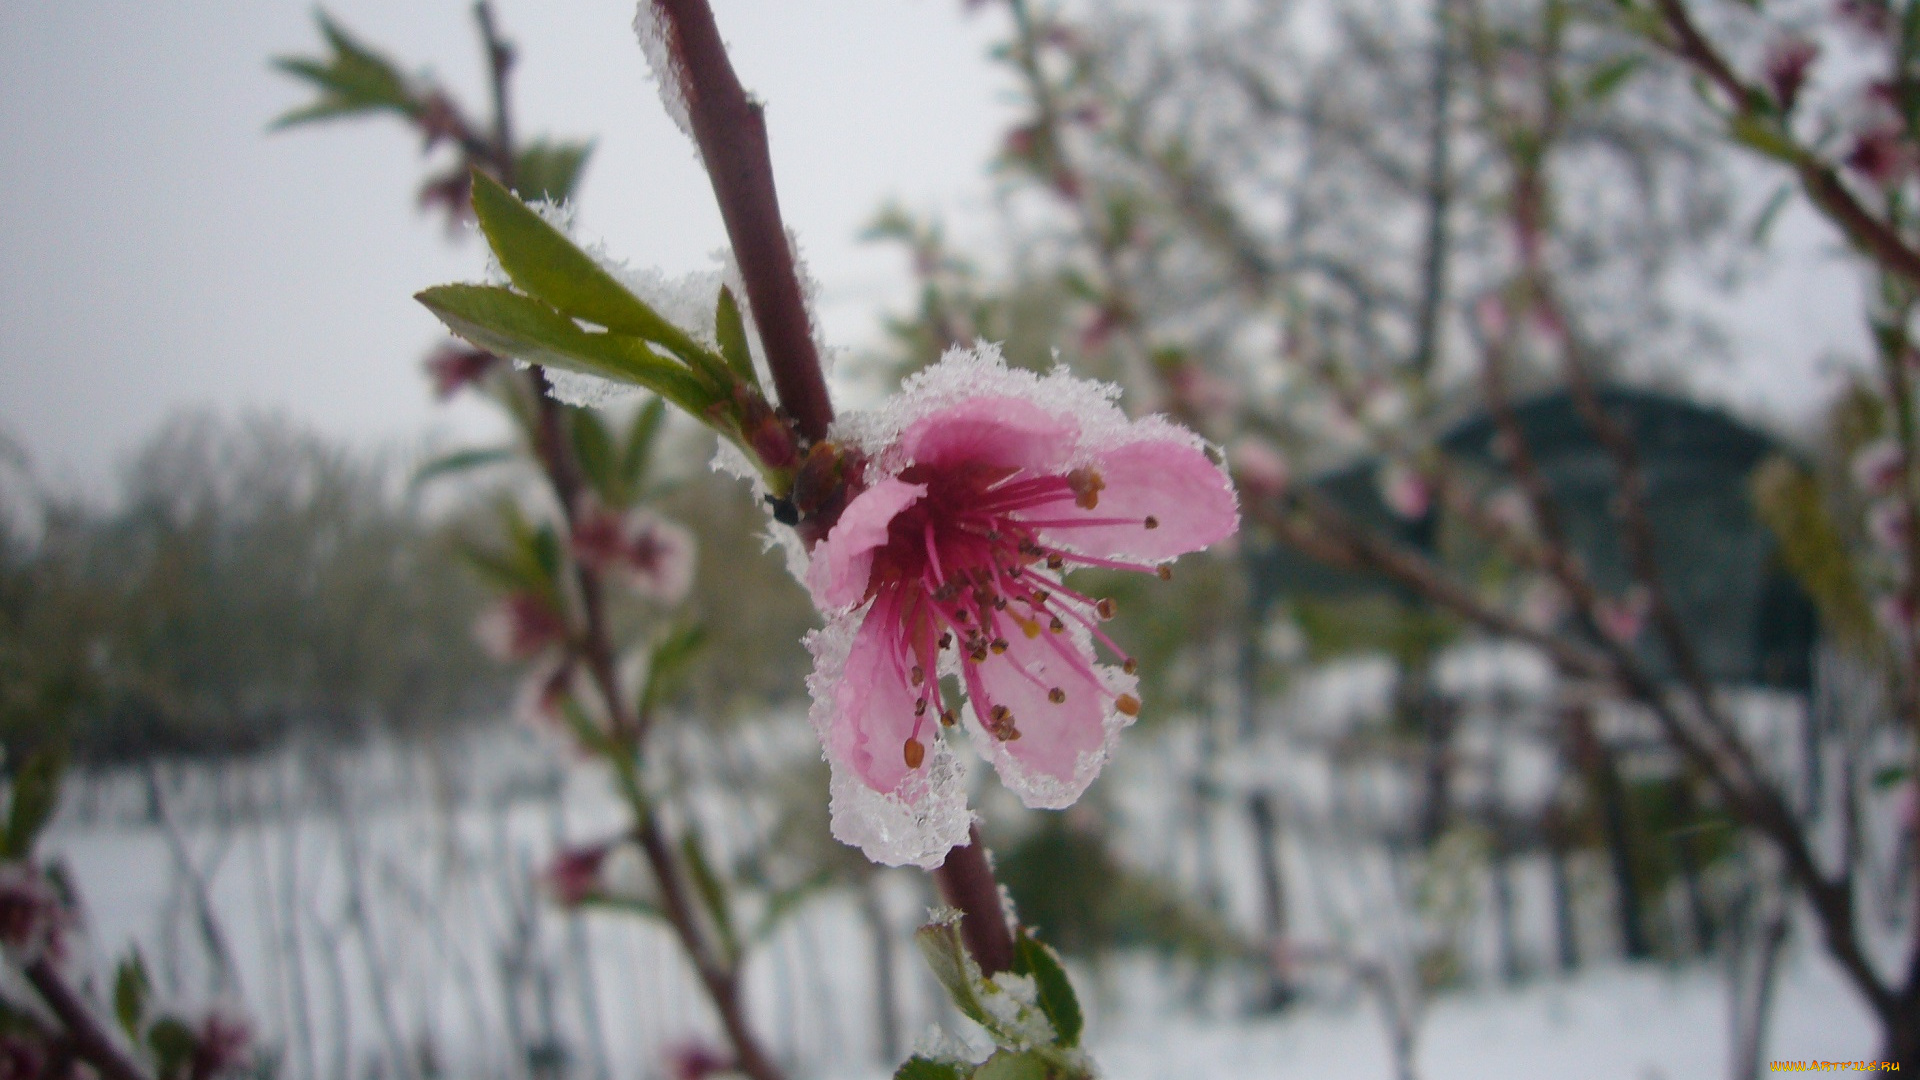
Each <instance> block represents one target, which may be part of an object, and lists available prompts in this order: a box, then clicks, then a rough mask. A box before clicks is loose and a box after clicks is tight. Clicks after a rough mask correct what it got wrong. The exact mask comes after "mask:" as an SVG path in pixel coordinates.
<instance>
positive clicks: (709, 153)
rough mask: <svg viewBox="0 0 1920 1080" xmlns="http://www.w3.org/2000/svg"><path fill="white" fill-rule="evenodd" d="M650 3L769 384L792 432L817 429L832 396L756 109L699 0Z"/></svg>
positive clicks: (823, 429) (823, 426) (813, 434)
mask: <svg viewBox="0 0 1920 1080" xmlns="http://www.w3.org/2000/svg"><path fill="white" fill-rule="evenodd" d="M653 3H654V8H655V10H656V11H657V12H658V13H659V14H660V15H661V16H662V19H661V27H662V29H663V30H665V31H666V32H667V48H668V52H669V54H670V55H671V56H672V58H673V60H674V70H673V72H672V75H673V76H674V77H676V78H678V79H679V81H680V88H679V89H680V94H681V97H682V98H684V99H685V101H686V103H687V115H688V118H689V120H690V121H691V122H692V125H693V139H694V142H695V143H697V144H698V145H699V147H700V157H701V160H702V161H704V162H705V163H706V167H707V177H708V179H709V180H711V181H712V182H713V194H714V198H715V199H717V200H718V201H719V203H720V217H721V218H722V220H724V221H725V222H726V226H727V240H728V241H729V242H730V243H731V244H732V245H733V255H734V258H735V259H736V260H738V262H739V263H740V277H741V279H742V280H743V281H744V282H745V284H746V288H747V304H748V305H749V307H751V308H752V310H753V321H754V323H755V325H757V326H758V327H759V330H760V343H761V344H762V345H763V346H765V347H766V351H767V366H768V367H769V368H770V369H772V372H773V387H774V391H775V393H776V394H778V396H779V398H780V404H781V405H782V406H783V407H784V408H785V409H786V410H787V413H788V415H790V416H791V417H792V418H793V422H794V426H795V428H796V429H797V430H798V431H799V433H800V435H801V437H802V438H805V439H806V440H808V441H809V442H812V441H817V440H819V439H823V438H825V437H826V434H827V426H828V425H829V424H831V423H832V422H833V403H832V401H831V400H829V398H828V397H827V383H826V379H825V377H824V376H823V375H822V373H821V371H820V354H819V351H818V350H816V349H815V348H814V344H813V326H812V322H811V320H810V319H809V318H808V316H807V305H806V298H805V296H804V295H803V294H802V293H801V289H800V277H799V274H798V272H797V270H796V268H795V266H794V261H793V247H792V245H791V244H789V243H788V241H787V229H786V226H785V225H784V224H782V223H781V219H780V200H779V199H778V198H777V197H776V195H775V193H774V187H773V159H772V156H771V155H770V154H769V153H768V150H767V123H766V116H765V114H764V111H763V110H762V108H761V105H760V103H759V102H757V101H754V100H753V99H752V98H749V97H748V96H747V92H746V90H745V89H743V88H742V87H741V85H740V79H739V77H738V76H736V75H735V74H734V71H733V64H732V62H731V61H729V60H728V59H727V48H726V45H725V43H723V42H722V41H721V40H720V29H719V27H718V26H716V25H715V24H714V21H713V10H712V9H711V8H709V7H708V6H707V0H653ZM662 74H663V75H665V74H666V73H664V72H663V73H662Z"/></svg>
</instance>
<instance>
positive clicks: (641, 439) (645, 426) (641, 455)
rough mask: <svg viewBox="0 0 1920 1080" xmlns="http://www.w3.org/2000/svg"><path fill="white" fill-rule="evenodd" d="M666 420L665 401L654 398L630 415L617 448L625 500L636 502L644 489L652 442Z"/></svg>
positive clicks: (651, 454)
mask: <svg viewBox="0 0 1920 1080" xmlns="http://www.w3.org/2000/svg"><path fill="white" fill-rule="evenodd" d="M666 419H667V405H666V402H664V401H662V400H660V399H659V398H657V397H656V398H651V399H649V400H648V401H647V403H646V404H645V405H642V406H640V408H639V409H637V410H635V412H634V414H633V424H632V426H630V427H628V428H627V444H626V446H625V447H623V448H622V449H621V451H620V483H621V485H622V487H624V488H625V489H626V496H627V501H629V502H634V501H638V500H639V498H640V493H641V491H642V490H644V489H645V488H646V484H647V469H648V467H649V466H650V465H652V463H653V443H654V440H655V439H657V438H659V436H660V430H661V427H662V425H663V424H664V423H665V422H666Z"/></svg>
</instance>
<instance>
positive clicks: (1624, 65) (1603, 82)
mask: <svg viewBox="0 0 1920 1080" xmlns="http://www.w3.org/2000/svg"><path fill="white" fill-rule="evenodd" d="M1645 65H1646V58H1645V57H1643V56H1639V55H1630V56H1622V57H1618V58H1616V59H1614V60H1612V61H1609V62H1608V63H1605V64H1602V65H1601V66H1600V69H1599V70H1597V71H1595V72H1594V73H1593V75H1592V76H1591V77H1590V78H1588V79H1587V85H1586V87H1585V88H1584V93H1585V95H1586V98H1587V100H1588V101H1591V102H1595V103H1599V102H1602V101H1605V100H1606V99H1607V98H1609V97H1612V96H1613V93H1614V91H1616V90H1619V89H1620V88H1621V87H1622V86H1624V85H1626V82H1627V79H1628V78H1630V77H1631V76H1632V75H1633V74H1634V73H1635V72H1637V71H1639V70H1640V69H1641V68H1642V67H1644V66H1645Z"/></svg>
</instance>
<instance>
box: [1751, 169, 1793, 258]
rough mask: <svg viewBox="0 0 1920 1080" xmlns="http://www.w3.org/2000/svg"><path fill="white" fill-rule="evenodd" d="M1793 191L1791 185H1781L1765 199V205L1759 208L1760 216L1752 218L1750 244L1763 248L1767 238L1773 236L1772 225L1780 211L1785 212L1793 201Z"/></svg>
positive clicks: (1778, 216)
mask: <svg viewBox="0 0 1920 1080" xmlns="http://www.w3.org/2000/svg"><path fill="white" fill-rule="evenodd" d="M1794 190H1795V185H1793V184H1792V183H1786V184H1781V185H1780V186H1779V187H1778V188H1775V189H1774V192H1773V194H1772V195H1771V196H1769V197H1768V198H1767V202H1766V205H1764V206H1762V207H1761V208H1760V216H1758V217H1756V218H1754V221H1753V231H1752V233H1751V239H1752V242H1753V244H1754V245H1755V246H1756V247H1759V246H1765V244H1766V242H1767V238H1768V237H1769V236H1771V235H1773V224H1774V222H1775V221H1778V220H1779V218H1780V211H1782V210H1785V209H1786V208H1787V204H1788V203H1789V202H1792V201H1793V193H1794Z"/></svg>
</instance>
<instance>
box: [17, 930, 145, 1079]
mask: <svg viewBox="0 0 1920 1080" xmlns="http://www.w3.org/2000/svg"><path fill="white" fill-rule="evenodd" d="M27 981H28V982H30V983H32V984H33V988H34V989H35V990H37V991H39V993H40V997H41V999H42V1000H44V1001H45V1002H46V1003H47V1007H48V1008H49V1009H52V1010H53V1015H54V1016H56V1017H58V1018H59V1020H60V1024H61V1026H63V1027H65V1028H66V1029H67V1036H68V1037H69V1038H70V1039H72V1040H73V1049H74V1052H75V1053H76V1054H78V1055H79V1056H80V1058H81V1060H83V1061H85V1062H86V1063H87V1064H89V1065H92V1066H93V1067H94V1069H96V1070H98V1072H99V1073H100V1075H101V1076H102V1077H103V1078H104V1080H148V1077H147V1074H146V1073H145V1072H144V1071H143V1070H142V1069H141V1068H140V1067H139V1066H138V1065H135V1064H134V1063H133V1062H132V1061H129V1060H128V1059H127V1057H126V1055H125V1054H122V1053H121V1052H120V1048H119V1047H117V1046H115V1045H114V1044H113V1040H112V1039H110V1038H108V1037H107V1033H106V1031H105V1030H103V1029H102V1028H101V1027H100V1024H99V1022H98V1021H96V1020H95V1019H94V1018H93V1013H92V1011H91V1010H89V1009H88V1008H87V1006H86V1003H85V1002H83V1001H81V1000H80V995H78V994H76V993H74V992H73V988H72V987H70V986H68V985H67V982H66V980H65V979H62V978H61V977H60V972H59V971H57V970H55V969H54V966H53V965H52V964H51V963H49V962H48V961H47V959H46V958H45V957H41V958H40V959H38V960H35V961H34V962H32V963H30V964H28V965H27Z"/></svg>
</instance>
